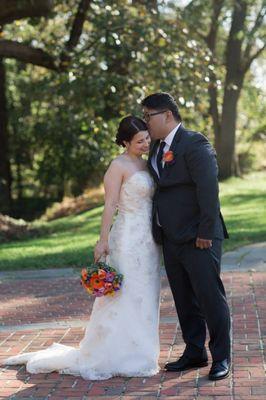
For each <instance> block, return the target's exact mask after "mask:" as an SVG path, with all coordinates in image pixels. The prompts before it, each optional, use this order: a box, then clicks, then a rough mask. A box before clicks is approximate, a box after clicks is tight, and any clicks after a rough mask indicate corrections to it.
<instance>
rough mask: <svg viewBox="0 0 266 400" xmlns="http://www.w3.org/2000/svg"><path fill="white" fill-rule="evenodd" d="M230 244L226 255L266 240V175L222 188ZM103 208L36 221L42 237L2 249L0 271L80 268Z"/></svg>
mask: <svg viewBox="0 0 266 400" xmlns="http://www.w3.org/2000/svg"><path fill="white" fill-rule="evenodd" d="M220 199H221V207H222V212H223V215H224V217H225V221H226V224H227V227H228V230H229V234H230V240H226V241H225V243H224V249H225V251H228V250H231V249H235V248H237V247H239V246H243V245H246V244H249V243H254V242H261V241H265V240H266V207H265V203H266V201H265V199H266V174H265V173H261V172H260V173H253V174H249V175H247V176H245V177H244V178H243V179H240V178H231V179H229V180H227V181H225V182H222V183H221V184H220ZM102 209H103V207H102V206H99V207H96V208H94V209H93V210H90V211H87V212H83V213H81V214H79V215H74V216H69V217H64V218H60V219H57V220H54V221H51V222H40V221H36V222H35V223H34V225H35V226H36V227H37V228H39V229H40V231H41V232H42V233H41V235H39V236H38V237H35V238H30V239H27V240H17V241H13V242H9V243H3V244H1V245H0V269H1V270H11V269H25V268H29V269H32V268H59V267H78V268H80V267H81V266H82V265H83V264H84V263H85V262H88V261H91V260H92V254H93V246H94V244H95V242H96V240H97V237H98V233H99V227H100V220H101V213H102Z"/></svg>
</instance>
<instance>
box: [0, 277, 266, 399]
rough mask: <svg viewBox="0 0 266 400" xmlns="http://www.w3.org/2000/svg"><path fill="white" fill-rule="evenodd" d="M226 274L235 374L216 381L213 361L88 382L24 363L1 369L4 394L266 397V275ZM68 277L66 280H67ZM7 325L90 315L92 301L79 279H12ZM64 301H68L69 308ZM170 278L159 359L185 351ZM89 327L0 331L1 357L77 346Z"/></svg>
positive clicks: (4, 294) (6, 287)
mask: <svg viewBox="0 0 266 400" xmlns="http://www.w3.org/2000/svg"><path fill="white" fill-rule="evenodd" d="M223 280H224V283H225V286H226V289H227V296H228V301H229V304H230V309H231V314H232V335H233V343H232V359H233V368H232V374H231V375H230V377H228V378H226V379H224V380H221V381H218V382H211V381H209V380H208V379H207V375H208V371H209V367H205V368H201V369H199V370H191V371H186V372H183V373H173V372H171V373H170V372H165V371H164V370H163V369H162V370H161V371H160V373H159V374H158V375H156V376H154V377H151V378H145V379H144V378H120V377H117V378H112V379H110V380H108V381H99V382H94V381H85V380H83V379H82V378H79V377H74V376H68V375H59V374H58V373H51V374H37V375H31V374H29V373H27V372H26V371H25V367H24V366H16V367H3V368H1V370H0V399H14V400H15V399H34V400H49V399H52V400H63V399H67V400H93V399H101V398H102V399H105V400H106V399H109V400H118V399H123V400H137V399H138V400H139V399H142V398H143V399H145V400H149V399H159V398H160V399H164V398H165V399H169V400H170V399H177V400H192V399H193V400H194V399H199V400H229V399H230V400H265V399H266V377H265V366H266V360H265V357H266V355H265V340H266V273H264V272H253V273H251V272H226V273H224V274H223ZM62 281H63V283H62ZM0 298H1V303H0V311H1V315H2V319H1V324H2V327H3V326H5V327H6V329H7V327H8V326H14V325H19V324H20V323H22V324H26V323H28V324H31V323H36V322H53V321H56V320H58V319H62V320H69V321H71V320H74V319H75V320H76V319H80V320H87V319H88V313H89V312H90V311H91V307H92V301H91V300H90V299H89V297H87V296H86V293H85V292H83V291H82V290H81V288H80V287H79V285H78V281H77V279H76V278H68V279H63V280H62V279H54V280H53V281H52V282H49V281H47V280H31V281H21V282H20V284H19V285H18V284H17V282H16V281H12V282H11V281H9V282H8V283H4V284H3V283H2V284H1V285H0ZM65 305H67V307H65ZM175 320H176V313H175V308H174V304H173V300H172V296H171V293H170V289H169V287H168V284H167V281H166V278H165V277H163V278H162V303H161V321H162V322H161V324H160V337H161V355H160V365H161V367H162V368H163V366H164V364H165V362H166V361H173V360H175V359H176V358H177V357H178V356H179V355H180V354H181V353H182V350H183V347H184V346H183V342H182V338H181V333H180V328H179V326H178V325H177V324H176V321H175ZM83 334H84V327H82V326H80V327H69V328H56V329H41V330H39V329H31V327H30V326H29V327H28V329H27V330H23V331H17V330H14V329H13V330H9V331H1V328H0V362H1V360H3V359H4V358H5V357H7V356H8V355H13V354H17V353H18V352H20V351H34V350H38V349H42V348H45V347H47V346H49V345H50V344H52V343H53V342H54V341H57V342H61V343H64V344H69V345H73V346H77V345H78V343H79V341H80V340H81V338H82V337H83Z"/></svg>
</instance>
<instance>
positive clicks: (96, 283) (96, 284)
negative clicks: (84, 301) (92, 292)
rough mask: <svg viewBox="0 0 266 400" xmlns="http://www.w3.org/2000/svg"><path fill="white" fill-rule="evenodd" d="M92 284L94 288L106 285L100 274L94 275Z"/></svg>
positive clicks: (91, 280)
mask: <svg viewBox="0 0 266 400" xmlns="http://www.w3.org/2000/svg"><path fill="white" fill-rule="evenodd" d="M90 284H91V286H92V287H93V288H94V289H101V288H102V287H103V286H104V282H103V281H101V280H100V279H99V276H98V275H97V276H92V277H91V279H90Z"/></svg>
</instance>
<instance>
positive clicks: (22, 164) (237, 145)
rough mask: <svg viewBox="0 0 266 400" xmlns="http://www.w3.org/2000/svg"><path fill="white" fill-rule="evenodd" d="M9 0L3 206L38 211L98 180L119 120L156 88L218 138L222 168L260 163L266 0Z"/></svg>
mask: <svg viewBox="0 0 266 400" xmlns="http://www.w3.org/2000/svg"><path fill="white" fill-rule="evenodd" d="M1 3H5V4H3V7H2V8H1V11H0V23H2V29H1V33H0V35H1V37H0V120H1V122H0V185H1V195H0V210H1V211H2V212H5V213H9V214H11V215H15V216H24V217H25V216H26V217H28V218H29V217H30V216H31V217H34V216H36V215H38V213H41V212H42V211H43V210H44V208H45V207H46V206H47V205H48V204H49V203H50V202H52V201H55V200H57V201H58V200H61V199H62V198H63V197H64V195H78V194H80V193H82V191H83V190H84V188H85V187H87V186H92V185H97V184H98V183H99V182H100V181H101V179H102V175H103V172H104V171H105V169H106V167H107V165H108V163H109V162H110V160H111V158H112V157H113V156H114V155H115V154H116V153H117V151H118V149H117V146H116V145H115V144H114V137H115V133H116V128H117V125H118V122H119V120H120V119H121V117H123V116H125V115H127V114H129V113H136V114H137V115H141V108H140V102H141V99H142V98H143V97H144V96H145V95H147V94H149V93H151V92H154V91H169V92H170V93H172V94H173V95H174V97H175V98H176V100H177V102H178V104H179V107H180V111H181V115H182V116H183V119H184V123H185V125H186V126H189V127H190V128H192V129H195V130H198V131H202V132H203V133H204V134H206V135H207V136H208V137H209V139H210V140H211V141H212V142H213V143H214V145H215V147H216V150H217V153H218V162H219V168H220V173H221V177H222V178H227V177H229V176H231V175H232V174H235V173H240V172H241V170H245V169H251V168H254V167H256V168H259V167H261V162H260V160H262V158H263V154H262V151H261V150H260V149H261V146H259V145H258V144H260V143H262V140H263V134H264V133H263V132H264V131H265V130H264V128H265V125H266V120H265V118H266V117H265V115H266V113H265V105H264V104H263V95H264V94H265V93H263V89H262V87H261V86H258V85H256V82H255V80H254V79H253V78H254V70H252V69H251V66H252V63H253V62H254V60H258V61H257V68H259V66H260V59H261V58H262V55H263V49H264V44H263V43H264V42H265V40H264V41H263V39H265V25H263V17H264V14H265V8H266V5H265V1H264V0H262V1H261V0H256V1H253V2H251V1H249V0H234V1H226V0H224V1H223V0H219V1H214V0H213V1H212V0H194V1H190V2H189V1H188V2H187V5H186V6H185V7H179V6H178V3H179V2H176V1H173V2H171V1H160V0H150V1H144V0H132V1H127V0H119V1H116V2H113V1H106V0H105V1H101V0H81V1H80V0H79V1H78V0H68V1H66V0H65V1H49V0H23V1H20V2H17V1H13V0H9V1H8V0H6V1H2V2H1ZM181 3H182V2H180V4H181ZM1 5H2V4H1ZM253 65H254V63H253ZM254 155H256V159H254ZM27 210H30V214H31V215H30V216H29V215H28V214H29V213H28V212H27Z"/></svg>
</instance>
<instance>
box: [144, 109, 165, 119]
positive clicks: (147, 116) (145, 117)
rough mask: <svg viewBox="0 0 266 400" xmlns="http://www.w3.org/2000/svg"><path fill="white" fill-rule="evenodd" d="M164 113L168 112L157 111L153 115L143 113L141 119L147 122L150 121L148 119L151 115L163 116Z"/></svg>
mask: <svg viewBox="0 0 266 400" xmlns="http://www.w3.org/2000/svg"><path fill="white" fill-rule="evenodd" d="M166 111H168V110H163V111H158V112H154V113H144V114H143V119H144V120H145V121H146V122H148V121H149V120H150V118H151V117H152V116H153V115H158V114H163V113H165V112H166Z"/></svg>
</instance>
